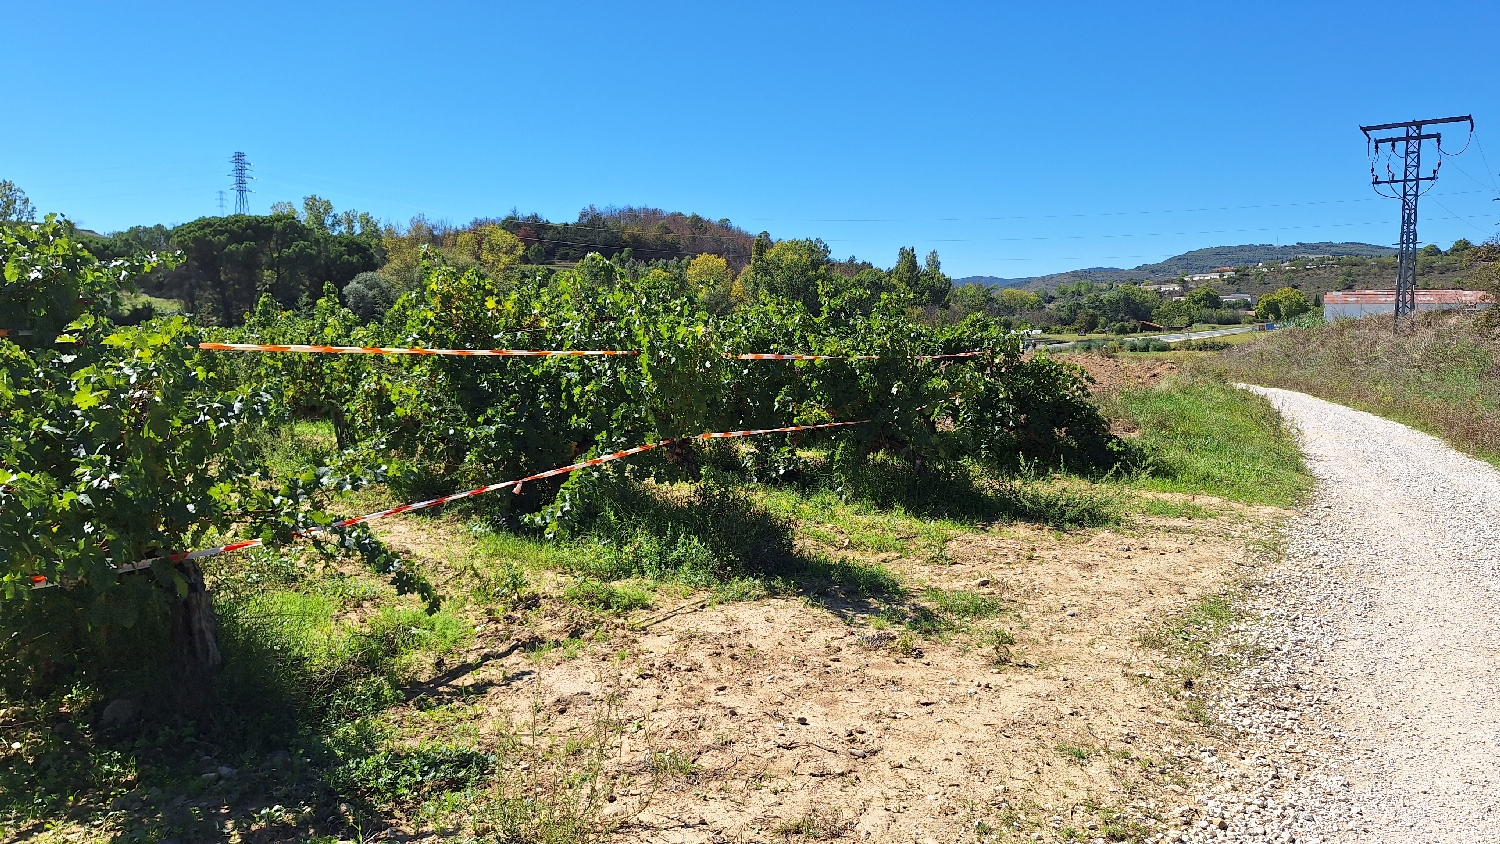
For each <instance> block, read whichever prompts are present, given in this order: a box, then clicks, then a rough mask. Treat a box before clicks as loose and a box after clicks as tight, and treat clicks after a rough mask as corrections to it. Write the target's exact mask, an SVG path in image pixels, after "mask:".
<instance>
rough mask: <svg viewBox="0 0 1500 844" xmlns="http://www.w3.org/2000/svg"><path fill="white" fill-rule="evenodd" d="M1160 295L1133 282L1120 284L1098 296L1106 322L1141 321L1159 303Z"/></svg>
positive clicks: (1148, 317) (1149, 314)
mask: <svg viewBox="0 0 1500 844" xmlns="http://www.w3.org/2000/svg"><path fill="white" fill-rule="evenodd" d="M1161 302H1162V299H1161V295H1160V294H1158V293H1155V292H1154V291H1151V290H1146V289H1144V288H1141V287H1138V286H1136V285H1134V284H1122V285H1120V286H1119V287H1116V288H1114V289H1113V290H1110V291H1108V292H1106V293H1104V294H1103V295H1101V296H1100V297H1099V310H1100V311H1101V312H1102V313H1103V315H1104V317H1105V321H1106V322H1111V323H1114V322H1143V321H1145V320H1148V319H1150V318H1151V314H1152V312H1153V311H1155V310H1156V309H1157V307H1159V306H1160V305H1161Z"/></svg>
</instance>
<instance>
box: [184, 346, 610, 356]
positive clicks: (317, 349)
mask: <svg viewBox="0 0 1500 844" xmlns="http://www.w3.org/2000/svg"><path fill="white" fill-rule="evenodd" d="M198 348H200V349H206V350H208V351H211V352H314V353H317V354H325V355H454V356H458V357H481V356H494V357H585V356H598V355H638V354H640V352H638V351H635V350H633V349H626V350H616V349H604V350H589V351H567V350H564V351H551V350H543V349H420V348H415V349H403V348H386V347H382V346H309V345H304V344H300V343H294V344H291V345H286V346H279V345H273V344H269V343H199V344H198Z"/></svg>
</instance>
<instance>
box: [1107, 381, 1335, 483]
mask: <svg viewBox="0 0 1500 844" xmlns="http://www.w3.org/2000/svg"><path fill="white" fill-rule="evenodd" d="M1111 411H1112V413H1113V415H1115V416H1117V417H1123V418H1125V419H1128V420H1129V421H1130V422H1131V423H1132V424H1134V426H1135V427H1136V428H1137V429H1138V431H1139V432H1140V433H1139V436H1138V437H1137V438H1136V439H1135V440H1134V443H1133V444H1134V446H1135V448H1136V450H1137V451H1138V453H1139V454H1140V458H1141V461H1142V465H1141V470H1140V471H1138V472H1136V473H1135V474H1134V475H1133V476H1132V477H1130V479H1129V480H1128V483H1129V485H1131V486H1133V487H1135V488H1137V489H1145V490H1154V491H1159V492H1180V493H1188V494H1194V495H1213V496H1217V497H1220V498H1227V499H1229V500H1231V501H1239V502H1243V503H1246V504H1269V505H1273V506H1277V507H1286V506H1290V505H1292V504H1294V503H1296V502H1297V501H1298V500H1300V499H1301V498H1302V496H1303V495H1305V494H1306V493H1307V491H1308V490H1309V489H1311V487H1312V477H1311V475H1309V474H1308V472H1307V469H1306V466H1305V465H1304V464H1303V461H1302V454H1301V452H1300V451H1298V449H1297V444H1296V441H1295V440H1294V439H1293V437H1292V434H1291V432H1290V430H1288V428H1287V427H1286V425H1285V424H1284V423H1283V422H1282V420H1281V417H1280V416H1279V415H1278V414H1277V413H1276V411H1275V409H1274V408H1272V407H1271V405H1270V403H1269V402H1267V401H1266V400H1265V399H1263V398H1260V397H1258V396H1256V395H1253V394H1251V393H1248V392H1246V391H1244V390H1240V389H1236V388H1235V387H1233V386H1230V385H1229V384H1226V383H1224V382H1222V381H1216V380H1213V379H1207V378H1189V377H1182V378H1176V379H1170V380H1168V381H1166V382H1163V383H1162V384H1160V385H1158V386H1156V387H1155V388H1148V389H1127V390H1122V391H1120V392H1119V393H1118V394H1116V395H1115V397H1114V398H1113V407H1112V408H1111Z"/></svg>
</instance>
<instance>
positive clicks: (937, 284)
mask: <svg viewBox="0 0 1500 844" xmlns="http://www.w3.org/2000/svg"><path fill="white" fill-rule="evenodd" d="M912 292H913V293H914V294H915V297H916V300H917V302H918V303H919V304H922V305H926V306H928V307H933V308H941V307H944V306H946V305H947V304H948V296H949V294H950V293H952V292H953V281H952V280H951V279H949V278H948V276H946V275H944V274H943V263H942V261H941V260H939V259H938V253H937V250H935V249H934V250H933V251H931V252H928V253H927V260H926V261H925V262H924V263H923V266H922V272H921V273H920V274H918V276H917V286H916V288H915V290H913V291H912Z"/></svg>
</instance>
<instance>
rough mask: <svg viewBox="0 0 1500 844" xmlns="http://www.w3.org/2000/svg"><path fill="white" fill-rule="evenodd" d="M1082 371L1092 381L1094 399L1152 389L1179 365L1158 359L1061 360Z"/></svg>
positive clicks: (1087, 356)
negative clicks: (1122, 391) (1123, 391)
mask: <svg viewBox="0 0 1500 844" xmlns="http://www.w3.org/2000/svg"><path fill="white" fill-rule="evenodd" d="M1063 359H1064V360H1066V361H1067V362H1068V363H1072V364H1076V365H1078V366H1081V367H1083V369H1084V371H1086V372H1088V374H1089V377H1090V378H1093V379H1094V385H1093V387H1092V391H1093V393H1094V394H1095V395H1112V394H1114V393H1117V392H1119V391H1120V390H1122V389H1142V388H1146V387H1154V386H1156V385H1157V384H1159V383H1161V381H1162V380H1163V379H1165V378H1167V377H1168V376H1170V375H1173V374H1175V373H1176V372H1177V370H1178V368H1179V367H1178V365H1177V364H1176V363H1174V362H1172V361H1169V360H1162V359H1160V358H1140V357H1136V356H1133V355H1115V356H1108V355H1098V354H1072V355H1066V356H1064V358H1063Z"/></svg>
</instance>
